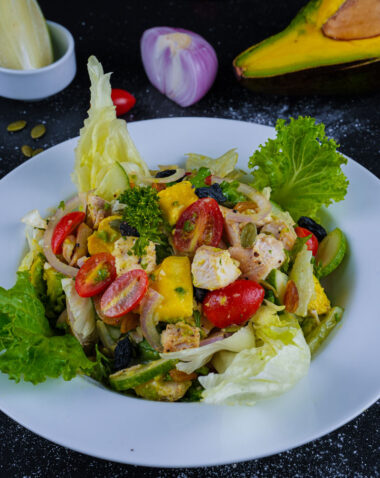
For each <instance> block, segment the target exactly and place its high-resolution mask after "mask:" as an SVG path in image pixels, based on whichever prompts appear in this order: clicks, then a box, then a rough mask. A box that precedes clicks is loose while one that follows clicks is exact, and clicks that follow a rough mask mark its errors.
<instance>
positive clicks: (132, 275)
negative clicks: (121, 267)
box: [100, 269, 149, 318]
mask: <svg viewBox="0 0 380 478" xmlns="http://www.w3.org/2000/svg"><path fill="white" fill-rule="evenodd" d="M148 283H149V279H148V274H147V273H146V272H145V271H144V270H142V269H134V270H132V271H128V272H127V273H126V274H123V275H121V276H119V277H118V278H117V279H116V280H114V281H113V282H112V284H111V285H110V286H109V287H108V289H107V290H106V291H105V292H104V294H103V296H102V298H101V301H100V308H101V311H102V313H103V314H104V315H105V316H106V317H115V318H116V317H121V316H122V315H124V314H126V313H127V312H130V311H131V310H132V309H134V308H135V307H136V306H137V305H138V304H139V303H140V301H141V300H142V298H143V297H144V295H145V293H146V291H147V290H148Z"/></svg>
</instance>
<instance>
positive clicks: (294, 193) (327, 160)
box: [249, 116, 348, 220]
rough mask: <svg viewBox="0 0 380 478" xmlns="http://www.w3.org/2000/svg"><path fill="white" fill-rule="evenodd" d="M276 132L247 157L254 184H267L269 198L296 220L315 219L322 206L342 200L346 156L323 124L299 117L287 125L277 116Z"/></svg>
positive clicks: (345, 185)
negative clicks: (269, 190)
mask: <svg viewBox="0 0 380 478" xmlns="http://www.w3.org/2000/svg"><path fill="white" fill-rule="evenodd" d="M276 131H277V137H276V139H268V141H267V142H266V143H265V145H264V146H262V145H261V146H260V148H259V149H258V150H257V151H255V152H254V153H253V155H252V156H251V158H250V161H249V167H250V168H253V171H252V175H253V177H254V180H253V186H254V187H255V188H257V189H259V190H260V191H261V190H262V189H263V188H264V187H267V186H269V187H270V188H271V189H272V193H271V199H272V200H273V201H275V202H277V203H278V204H280V205H281V206H282V207H283V208H284V209H285V210H287V211H289V212H290V214H291V215H292V217H293V218H294V219H295V220H297V219H298V218H299V217H300V216H309V217H314V218H315V217H316V214H317V212H318V210H319V209H320V208H321V207H322V206H328V205H329V204H331V203H332V202H333V201H341V200H343V199H344V196H345V195H346V192H347V186H348V180H347V178H346V177H345V175H344V174H343V172H342V170H341V165H342V164H346V163H347V159H346V158H345V157H344V156H342V155H341V154H339V153H338V152H337V150H336V149H337V147H338V145H337V144H336V142H335V141H334V140H333V139H328V138H327V137H326V135H325V127H324V125H323V124H322V123H320V124H316V122H315V119H314V118H310V117H301V116H300V117H299V118H298V119H294V118H290V123H288V124H287V123H286V122H285V120H283V119H279V120H278V121H277V124H276Z"/></svg>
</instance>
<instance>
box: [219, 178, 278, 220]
mask: <svg viewBox="0 0 380 478" xmlns="http://www.w3.org/2000/svg"><path fill="white" fill-rule="evenodd" d="M223 181H226V182H228V183H231V182H232V181H233V180H232V179H228V178H220V177H218V176H212V178H211V182H212V183H218V184H221V183H222V182H223ZM237 190H238V192H239V193H242V194H245V196H247V197H248V198H249V199H250V200H251V201H253V202H254V203H255V204H256V206H257V211H256V213H255V214H249V216H250V217H251V220H252V221H253V222H259V221H261V220H262V219H264V218H265V217H266V216H268V214H270V212H271V210H272V205H271V203H270V201H268V199H267V198H266V197H265V196H264V195H263V194H261V193H259V191H257V190H256V189H254V188H252V187H251V186H248V184H244V183H239V186H238V188H237ZM235 216H236V215H235ZM247 222H251V221H247Z"/></svg>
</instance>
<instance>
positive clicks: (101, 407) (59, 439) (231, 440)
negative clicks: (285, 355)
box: [0, 118, 380, 467]
mask: <svg viewBox="0 0 380 478" xmlns="http://www.w3.org/2000/svg"><path fill="white" fill-rule="evenodd" d="M129 130H130V132H131V135H132V137H133V139H134V140H135V142H136V145H137V147H138V149H139V150H140V151H141V153H142V156H143V157H144V158H145V160H146V161H147V162H148V164H149V165H150V166H154V165H155V164H158V163H159V164H170V163H178V162H181V161H182V160H183V159H184V156H183V155H184V153H187V152H199V153H203V154H207V155H211V156H219V155H221V154H222V153H224V152H225V151H226V150H228V149H230V148H232V147H237V148H238V151H239V155H240V156H239V157H240V160H239V161H240V163H239V166H241V167H242V168H246V167H247V160H248V157H249V156H250V155H251V154H252V152H253V151H254V150H255V149H256V148H257V147H258V146H259V144H260V143H263V142H265V140H266V139H267V138H268V137H269V136H273V135H274V130H273V128H269V127H266V126H260V125H256V124H251V123H244V122H239V121H231V120H224V119H223V120H221V119H210V118H179V119H178V118H172V119H160V120H150V121H141V122H137V123H132V124H130V125H129ZM75 144H76V139H72V140H69V141H66V142H64V143H62V144H59V145H57V146H55V147H53V148H51V149H49V150H48V151H46V152H44V153H41V154H40V155H38V156H36V157H35V158H32V159H30V160H29V161H28V162H26V163H24V164H23V165H22V166H20V167H18V168H17V169H15V170H14V171H12V172H11V173H10V174H9V175H8V176H6V177H5V178H3V179H2V180H1V181H0V204H1V214H0V230H1V234H0V251H1V253H0V256H1V264H2V274H1V279H0V282H1V285H2V286H5V287H9V286H11V285H13V283H14V280H15V271H16V268H17V265H18V263H19V260H20V256H21V252H22V250H23V248H24V245H25V240H24V235H23V226H22V225H21V224H20V222H19V219H20V218H21V217H22V216H23V215H24V214H25V213H26V212H28V211H29V210H30V209H34V208H38V209H40V211H41V212H42V213H47V208H48V207H50V206H54V205H57V204H58V203H59V201H60V200H61V199H63V198H66V197H68V196H70V195H72V194H73V193H74V192H75V189H74V186H73V184H72V183H71V181H70V173H71V171H72V168H73V160H74V154H73V150H74V147H75ZM345 172H346V174H347V176H348V177H349V179H350V186H349V193H348V194H347V198H346V200H345V201H344V202H342V203H338V204H337V205H334V206H333V207H331V208H330V213H331V216H332V217H333V218H334V221H332V222H331V224H334V223H336V224H338V225H339V227H341V229H343V231H344V232H345V233H346V235H347V238H348V242H349V255H348V258H347V259H346V261H345V263H344V265H343V266H342V267H341V268H340V270H339V271H337V273H336V274H334V275H333V281H331V282H333V284H332V288H331V289H330V295H332V297H333V300H334V302H335V303H337V304H339V305H343V306H344V307H346V312H345V315H344V318H343V321H342V324H341V326H340V327H338V330H334V331H333V333H332V334H331V336H330V338H329V340H328V341H327V343H326V345H325V346H324V347H323V349H322V350H321V352H320V353H319V354H318V355H317V356H316V358H315V359H314V361H313V362H312V364H311V367H310V371H309V374H308V376H307V377H305V378H304V379H303V380H302V381H301V382H300V383H298V384H297V385H296V386H295V387H294V388H293V389H292V390H291V391H290V392H288V393H286V394H285V395H283V396H281V397H278V398H276V399H271V400H268V401H266V402H262V403H259V404H257V405H256V406H254V407H226V406H210V405H204V404H198V403H194V404H187V403H174V404H172V403H155V402H148V401H144V400H139V399H133V398H127V397H125V396H123V395H120V394H117V393H114V392H112V391H109V390H107V389H103V388H101V387H99V386H96V385H94V384H93V383H92V382H91V381H89V380H86V379H83V378H76V379H75V380H72V381H71V382H64V381H63V380H48V381H47V382H45V383H43V384H41V385H38V386H33V385H31V384H29V383H19V384H15V383H13V382H12V381H10V380H8V378H7V376H6V375H0V390H1V394H0V407H1V409H2V410H3V411H4V412H5V413H6V414H8V415H9V416H10V417H12V418H13V419H14V420H16V421H17V422H19V423H21V424H22V425H24V426H25V427H27V428H29V429H30V430H32V431H33V432H35V433H38V434H39V435H42V436H43V437H45V438H48V439H49V440H51V441H53V442H56V443H59V444H60V445H64V446H66V447H69V448H72V449H73V450H77V451H80V452H83V453H87V454H89V455H93V456H97V457H101V458H105V459H109V460H114V461H119V462H123V463H131V464H136V465H146V466H160V467H163V466H167V467H182V466H184V467H185V466H186V467H188V466H205V465H216V464H224V463H231V462H237V461H242V460H249V459H253V458H258V457H262V456H265V455H271V454H274V453H278V452H280V451H283V450H287V449H290V448H293V447H295V446H298V445H302V444H303V443H306V442H308V441H310V440H313V439H315V438H318V437H320V436H322V435H324V434H326V433H328V432H330V431H332V430H334V429H336V428H337V427H339V426H341V425H343V424H344V423H346V422H348V421H349V420H351V419H352V418H354V417H355V416H356V415H358V414H359V413H361V412H363V411H364V410H365V409H366V408H367V407H369V406H370V405H371V404H372V403H373V402H375V400H376V399H377V397H378V396H379V391H380V384H379V374H378V366H379V363H380V347H379V332H380V325H379V324H380V321H379V318H380V317H379V315H380V314H379V305H378V304H379V300H378V296H379V278H380V248H379V247H378V245H377V242H376V241H377V238H378V237H379V233H380V226H379V225H380V208H379V203H380V181H379V180H378V179H376V177H375V176H373V175H372V174H371V173H369V172H368V171H367V170H366V169H364V168H363V167H362V166H360V165H359V164H357V163H355V162H354V161H352V160H349V163H348V166H347V167H346V168H345Z"/></svg>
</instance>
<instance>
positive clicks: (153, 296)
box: [140, 289, 163, 352]
mask: <svg viewBox="0 0 380 478" xmlns="http://www.w3.org/2000/svg"><path fill="white" fill-rule="evenodd" d="M162 299H163V297H162V295H161V294H159V293H158V292H156V291H155V290H154V289H148V292H147V293H146V294H145V297H144V298H143V300H142V301H141V304H140V307H141V315H140V324H141V330H142V333H143V336H144V337H145V338H146V340H147V342H148V343H149V345H150V346H151V347H153V348H154V349H155V350H158V351H159V352H162V350H163V347H162V345H161V336H160V334H159V333H158V332H157V329H156V317H155V311H156V308H157V306H158V305H159V304H160V303H161V301H162Z"/></svg>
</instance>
